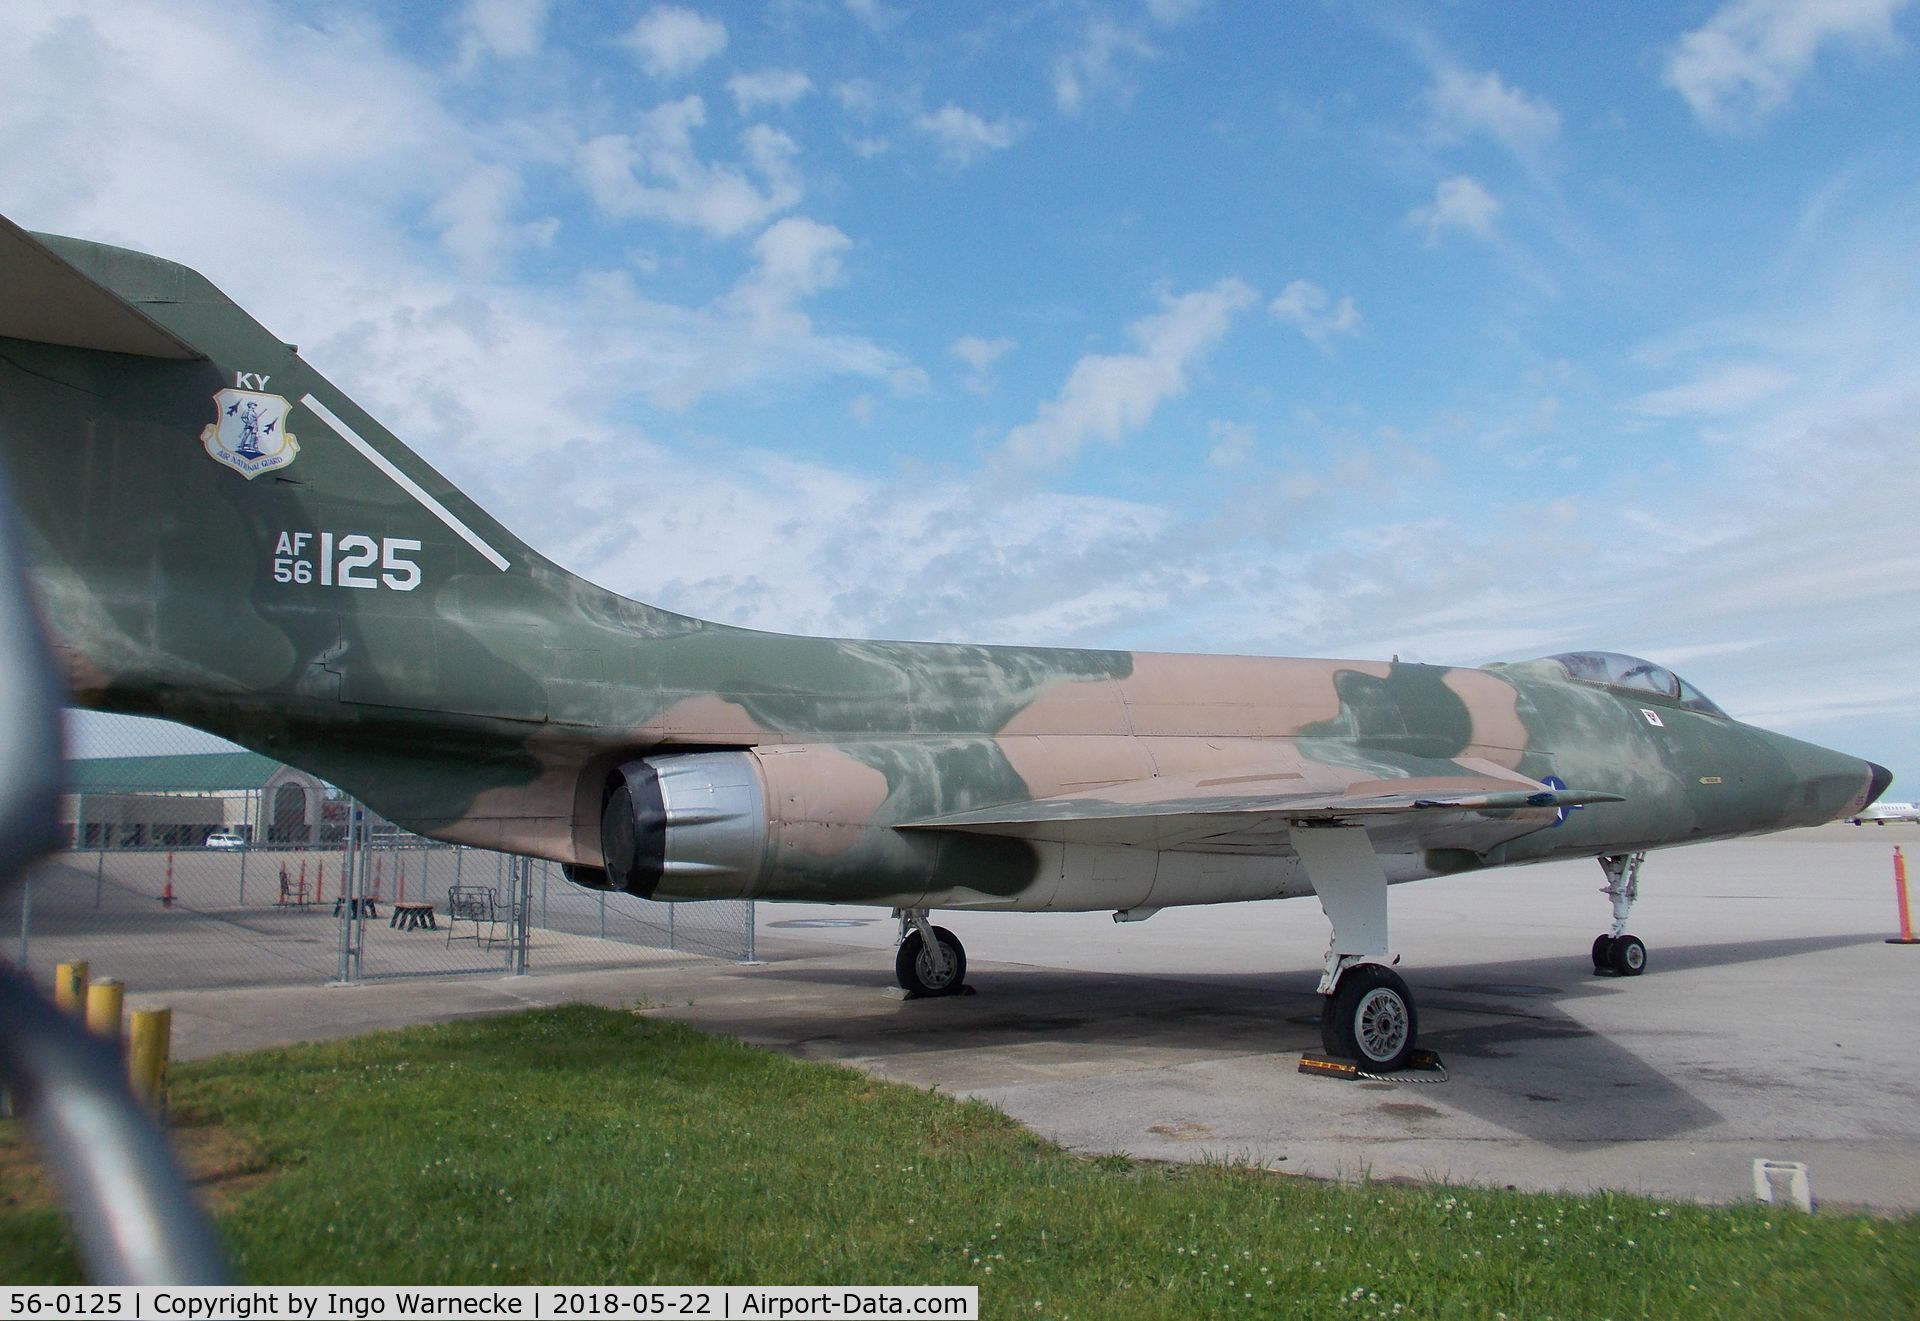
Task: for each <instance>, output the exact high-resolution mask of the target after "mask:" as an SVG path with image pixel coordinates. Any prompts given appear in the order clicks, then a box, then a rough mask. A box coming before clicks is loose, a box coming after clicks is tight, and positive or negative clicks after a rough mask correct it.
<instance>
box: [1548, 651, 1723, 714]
mask: <svg viewBox="0 0 1920 1321" xmlns="http://www.w3.org/2000/svg"><path fill="white" fill-rule="evenodd" d="M1544 659H1546V660H1550V661H1556V662H1558V663H1559V665H1560V666H1561V668H1562V669H1564V670H1566V672H1567V676H1568V677H1569V678H1573V679H1578V680H1580V681H1581V682H1582V683H1597V684H1603V685H1605V686H1606V687H1608V688H1624V689H1626V690H1627V691H1629V692H1635V693H1652V694H1653V695H1655V696H1657V697H1664V698H1666V699H1667V700H1668V701H1671V702H1675V703H1677V704H1679V705H1680V706H1682V707H1684V708H1686V709H1687V710H1689V711H1698V712H1700V713H1701V714H1703V715H1710V716H1718V717H1720V718H1721V719H1722V720H1725V719H1727V718H1728V717H1727V713H1726V712H1725V711H1722V710H1721V709H1720V708H1719V707H1718V706H1716V705H1715V704H1714V703H1713V701H1712V700H1711V699H1709V698H1708V697H1707V695H1706V694H1705V693H1703V692H1701V691H1700V690H1699V689H1698V688H1695V687H1694V686H1693V685H1692V684H1690V683H1688V682H1687V681H1686V680H1685V679H1682V678H1681V677H1680V676H1679V675H1677V674H1675V673H1674V672H1673V671H1672V670H1669V669H1667V668H1666V667H1665V666H1662V665H1655V664H1654V663H1653V662H1652V661H1648V660H1641V659H1640V658H1639V657H1638V656H1623V655H1621V654H1620V653H1619V652H1617V651H1565V652H1561V653H1560V654H1559V655H1557V656H1547V657H1545V658H1544Z"/></svg>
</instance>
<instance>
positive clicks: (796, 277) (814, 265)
mask: <svg viewBox="0 0 1920 1321" xmlns="http://www.w3.org/2000/svg"><path fill="white" fill-rule="evenodd" d="M852 246H853V240H852V239H850V238H848V237H847V236H846V235H845V234H843V233H841V232H840V231H839V230H837V229H835V228H834V227H833V226H832V225H823V224H821V223H820V222H818V221H816V220H809V219H807V218H806V217H805V216H788V217H787V218H786V219H784V220H779V221H776V222H775V223H774V224H773V225H771V226H770V227H769V228H768V229H767V231H766V232H765V233H764V234H762V235H760V237H759V238H757V239H755V240H754V242H753V251H754V256H755V257H756V258H757V259H758V260H757V264H756V265H755V266H754V268H753V269H752V270H751V271H749V272H748V273H747V274H746V275H745V276H744V277H743V278H742V279H741V280H740V282H739V284H737V285H736V286H734V289H733V291H732V293H730V294H729V295H728V302H729V304H730V305H731V306H733V307H736V308H738V309H740V310H742V311H744V312H745V313H746V314H747V317H748V320H749V321H750V323H751V324H752V325H753V326H754V327H755V329H756V330H757V331H758V332H759V333H762V334H765V333H768V332H770V331H774V330H778V329H783V328H792V327H798V328H802V329H804V328H805V316H804V314H802V313H801V312H799V311H798V309H797V305H798V304H799V302H800V300H802V299H803V298H807V297H810V296H811V295H813V294H816V293H819V292H820V291H821V290H822V289H828V288H831V287H832V286H834V285H837V284H839V283H840V282H841V281H842V280H844V279H845V278H846V269H845V268H844V267H843V266H842V265H841V262H840V257H841V255H842V254H843V253H845V252H846V251H847V249H848V248H850V247H852Z"/></svg>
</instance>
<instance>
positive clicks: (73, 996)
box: [53, 959, 87, 1014]
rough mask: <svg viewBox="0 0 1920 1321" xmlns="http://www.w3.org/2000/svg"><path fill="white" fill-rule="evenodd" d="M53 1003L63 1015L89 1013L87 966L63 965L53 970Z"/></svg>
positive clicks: (80, 963) (84, 963) (79, 964)
mask: <svg viewBox="0 0 1920 1321" xmlns="http://www.w3.org/2000/svg"><path fill="white" fill-rule="evenodd" d="M53 1002H54V1004H56V1005H58V1006H59V1007H60V1011H61V1012H62V1013H67V1014H85V1013H86V1012H87V964H86V961H85V960H84V959H83V960H81V961H80V962H78V963H62V964H60V965H59V966H58V967H56V968H55V969H54V970H53Z"/></svg>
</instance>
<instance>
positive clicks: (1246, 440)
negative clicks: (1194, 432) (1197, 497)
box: [1207, 420, 1254, 469]
mask: <svg viewBox="0 0 1920 1321" xmlns="http://www.w3.org/2000/svg"><path fill="white" fill-rule="evenodd" d="M1207 435H1208V436H1209V437H1210V438H1211V439H1212V440H1213V448H1212V449H1209V450H1208V451H1207V466H1208V467H1209V468H1226V469H1237V468H1244V467H1246V466H1247V465H1248V464H1250V463H1252V462H1253V453H1254V434H1253V428H1252V427H1250V426H1248V425H1247V424H1246V423H1244V422H1222V421H1218V420H1215V421H1213V422H1209V423H1208V424H1207Z"/></svg>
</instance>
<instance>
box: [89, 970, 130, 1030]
mask: <svg viewBox="0 0 1920 1321" xmlns="http://www.w3.org/2000/svg"><path fill="white" fill-rule="evenodd" d="M126 989H127V988H126V987H124V986H122V985H121V984H120V983H119V982H118V981H116V980H115V979H114V978H112V977H102V978H101V979H100V980H99V981H97V982H95V983H94V984H93V985H91V986H89V987H88V988H87V1030H88V1031H89V1032H97V1033H98V1034H99V1035H101V1036H103V1037H106V1038H108V1039H109V1040H111V1041H113V1042H115V1043H118V1042H119V1040H120V1010H121V1006H122V1005H123V1004H125V1003H126Z"/></svg>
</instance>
